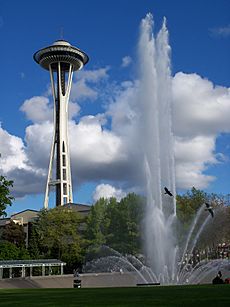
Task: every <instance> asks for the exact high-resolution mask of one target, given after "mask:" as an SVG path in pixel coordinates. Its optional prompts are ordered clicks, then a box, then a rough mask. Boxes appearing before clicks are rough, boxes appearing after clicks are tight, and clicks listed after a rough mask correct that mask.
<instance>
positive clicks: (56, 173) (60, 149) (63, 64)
mask: <svg viewBox="0 0 230 307" xmlns="http://www.w3.org/2000/svg"><path fill="white" fill-rule="evenodd" d="M34 60H35V61H36V62H37V63H38V64H39V65H40V66H41V67H42V68H44V69H46V70H48V71H49V72H50V79H51V86H52V93H53V100H54V133H53V140H52V145H51V153H50V162H49V169H48V177H47V184H46V192H45V200H44V208H45V209H47V208H48V204H49V192H50V188H51V187H52V186H55V187H56V206H63V205H64V204H68V203H72V202H73V192H72V180H71V167H70V152H69V138H68V103H69V96H70V90H71V84H72V77H73V72H74V71H77V70H80V69H81V68H82V67H83V66H84V65H85V64H86V63H87V62H88V60H89V58H88V56H87V55H86V54H85V53H84V52H83V51H81V50H80V49H78V48H76V47H74V46H71V45H70V43H68V42H67V41H65V40H57V41H55V42H54V43H53V45H51V46H48V47H45V48H43V49H41V50H39V51H37V52H36V53H35V54H34Z"/></svg>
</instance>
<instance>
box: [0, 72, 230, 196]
mask: <svg viewBox="0 0 230 307" xmlns="http://www.w3.org/2000/svg"><path fill="white" fill-rule="evenodd" d="M81 80H83V81H84V82H85V83H84V84H85V86H86V89H87V91H88V89H90V90H92V92H91V94H90V91H88V92H87V91H86V92H84V91H83V92H81V93H78V94H79V95H80V96H81V95H82V96H81V97H82V99H83V98H84V99H86V98H87V97H88V98H89V97H91V99H96V97H99V96H98V95H103V93H104V92H103V91H104V90H106V89H105V88H106V86H107V85H108V68H103V69H101V70H100V69H98V70H94V71H82V75H80V77H79V79H78V80H77V81H75V82H74V84H75V85H74V86H75V90H76V86H78V85H79V84H80V83H79V82H81ZM100 82H105V83H104V85H105V86H104V87H103V86H101V85H100ZM77 84H78V85H77ZM138 88H139V82H138V81H125V82H123V83H121V84H117V85H116V86H115V87H113V88H112V90H111V93H110V97H111V100H109V102H110V103H109V104H108V107H107V110H106V112H105V113H104V114H98V115H97V116H92V115H88V116H84V117H82V118H80V120H79V122H78V123H77V122H76V121H75V120H73V119H72V120H71V121H70V122H69V134H70V150H71V166H72V177H73V180H74V182H76V181H77V184H79V183H83V182H89V181H94V182H95V181H101V180H110V181H112V182H114V185H115V186H116V183H117V182H119V185H121V186H122V185H123V186H125V190H127V188H128V189H129V188H130V187H131V186H138V184H140V182H141V180H142V177H141V173H142V170H141V163H140V161H141V160H140V159H141V156H140V144H138V143H137V137H136V135H137V130H138V129H139V127H137V122H138V120H137V119H138V116H139V114H138V108H139V104H140V101H139V100H138V99H139V97H140V96H139V95H138ZM100 91H101V92H100ZM92 93H95V94H92ZM172 93H173V127H174V133H175V136H176V139H175V153H176V174H177V187H179V188H190V187H192V186H196V187H197V188H205V187H207V186H208V185H209V183H210V182H212V181H213V180H214V179H215V178H214V177H212V176H208V175H207V174H206V171H207V170H208V167H210V166H211V165H214V164H216V163H219V161H222V162H223V161H224V160H223V153H218V152H216V138H217V137H218V134H219V133H221V132H227V133H228V132H230V121H229V118H230V90H229V89H228V88H225V87H215V86H214V85H213V84H212V83H211V82H210V81H208V80H206V79H203V78H201V77H200V76H199V75H197V74H184V73H177V74H176V75H175V77H174V78H172ZM80 96H79V97H80ZM79 97H78V98H79ZM100 97H101V96H100ZM75 98H76V96H75ZM69 106H70V113H71V116H70V118H73V117H74V116H75V115H76V114H79V110H80V107H79V105H78V104H76V103H75V99H72V100H71V102H70V105H69ZM21 110H22V111H23V112H25V114H26V116H27V118H28V119H30V120H32V122H33V124H31V125H30V126H28V127H27V129H26V133H25V143H24V142H23V140H22V139H20V138H18V137H16V136H12V135H10V134H9V133H7V132H6V131H5V130H3V129H1V130H0V133H1V134H0V151H1V153H2V159H1V160H2V161H1V162H3V163H2V166H1V170H3V172H5V174H8V175H9V176H11V178H12V179H14V180H15V191H16V194H18V195H23V193H28V191H29V192H30V193H38V192H41V191H44V184H45V178H46V172H47V168H48V160H49V155H50V145H51V139H52V134H53V124H52V117H53V114H52V113H53V107H52V103H49V100H48V98H46V97H43V96H40V97H33V98H31V99H28V100H26V101H25V102H24V103H23V105H22V107H21ZM110 123H111V129H110V128H108V127H110ZM98 189H99V188H98ZM101 190H103V189H102V188H101ZM104 190H105V189H104ZM129 190H130V189H129ZM99 192H100V191H99ZM99 192H98V193H99Z"/></svg>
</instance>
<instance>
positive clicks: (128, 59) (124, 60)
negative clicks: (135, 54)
mask: <svg viewBox="0 0 230 307" xmlns="http://www.w3.org/2000/svg"><path fill="white" fill-rule="evenodd" d="M131 63H132V58H131V57H130V56H125V57H123V58H122V63H121V67H128V66H129V65H130V64H131Z"/></svg>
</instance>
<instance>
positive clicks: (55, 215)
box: [35, 207, 85, 267]
mask: <svg viewBox="0 0 230 307" xmlns="http://www.w3.org/2000/svg"><path fill="white" fill-rule="evenodd" d="M82 222H83V219H82V217H81V216H80V214H79V213H78V212H75V211H73V210H70V209H67V208H63V207H57V208H54V209H50V210H42V211H41V213H40V216H39V219H38V221H37V222H36V225H35V227H36V232H37V235H38V240H39V248H40V254H41V255H42V256H43V257H46V258H58V259H61V260H63V261H66V262H67V266H68V267H72V266H75V265H76V264H77V263H81V262H82V260H83V247H84V244H85V242H84V240H83V238H82V237H81V236H80V224H81V223H82Z"/></svg>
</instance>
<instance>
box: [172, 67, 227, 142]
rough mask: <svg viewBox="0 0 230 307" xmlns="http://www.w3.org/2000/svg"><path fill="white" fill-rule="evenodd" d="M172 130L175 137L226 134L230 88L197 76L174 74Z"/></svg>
mask: <svg viewBox="0 0 230 307" xmlns="http://www.w3.org/2000/svg"><path fill="white" fill-rule="evenodd" d="M172 91H173V93H172V94H173V104H174V114H173V127H174V133H175V134H176V135H179V136H195V135H216V134H217V133H220V132H227V133H228V132H230V125H229V116H230V89H229V88H226V87H221V86H216V87H215V86H214V85H213V83H212V82H210V81H209V80H207V79H203V78H201V77H200V76H199V75H197V74H184V73H182V72H180V73H177V74H176V75H175V77H174V78H173V82H172Z"/></svg>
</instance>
